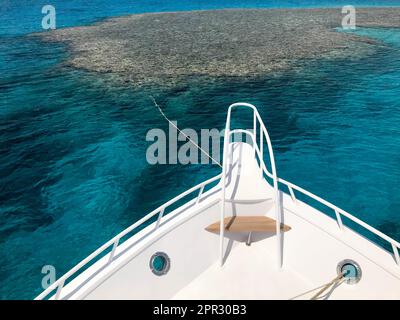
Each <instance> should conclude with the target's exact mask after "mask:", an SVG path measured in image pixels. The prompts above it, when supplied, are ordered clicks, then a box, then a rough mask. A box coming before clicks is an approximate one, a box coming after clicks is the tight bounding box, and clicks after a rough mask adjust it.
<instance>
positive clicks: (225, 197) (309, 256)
mask: <svg viewBox="0 0 400 320" xmlns="http://www.w3.org/2000/svg"><path fill="white" fill-rule="evenodd" d="M234 108H247V109H249V111H250V112H252V114H253V118H254V122H253V129H252V130H242V129H240V130H238V129H235V130H232V129H231V127H230V120H231V111H232V109H234ZM235 134H243V135H246V136H248V139H247V142H243V141H235V139H234V136H235ZM264 151H265V152H264ZM264 153H266V154H268V157H266V158H264ZM298 194H302V196H306V197H308V198H311V199H313V200H316V201H317V202H319V203H320V204H321V205H324V206H325V207H327V208H328V209H330V210H331V211H332V214H333V215H332V216H333V217H335V218H332V217H330V216H328V215H326V214H324V213H322V212H321V211H319V210H317V209H316V208H313V207H312V206H310V205H308V204H306V203H305V202H303V201H300V200H299V199H298V198H297V197H296V195H298ZM190 197H191V198H190ZM187 198H190V199H189V200H188V201H187V202H185V203H184V204H183V205H181V206H179V207H178V208H177V209H174V210H172V211H170V212H169V208H170V207H171V205H173V204H175V205H176V203H177V201H182V200H183V199H187ZM343 217H345V218H346V220H351V221H352V222H354V223H356V224H358V225H359V226H361V227H363V228H365V229H366V230H368V231H369V232H372V233H373V234H375V235H376V236H377V237H380V238H381V239H382V240H384V241H386V242H388V243H389V244H390V247H391V248H392V251H391V252H388V251H386V250H385V249H383V248H382V247H380V246H378V245H377V244H375V243H373V242H372V241H370V240H369V239H367V238H365V237H364V236H362V235H360V234H359V233H357V232H355V231H354V230H352V229H351V228H350V227H348V226H346V225H345V223H344V222H345V220H344V219H343ZM399 248H400V243H399V242H397V241H395V240H394V239H392V238H390V237H388V236H387V235H385V234H383V233H381V232H380V231H378V230H376V229H375V228H373V227H372V226H369V225H368V224H366V223H364V222H362V221H360V220H359V219H357V218H355V217H354V216H352V215H351V214H349V213H348V212H346V211H344V210H342V209H340V208H338V207H337V206H335V205H333V204H331V203H329V202H328V201H326V200H324V199H321V198H320V197H318V196H316V195H314V194H312V193H310V192H308V191H306V190H304V189H302V188H300V187H298V186H297V185H295V184H293V183H290V182H287V181H285V180H283V179H281V178H279V177H278V175H277V172H276V168H275V160H274V155H273V150H272V145H271V141H270V138H269V135H268V132H267V129H266V127H265V125H264V123H263V121H262V119H261V117H260V115H259V113H258V111H257V109H256V108H255V107H254V106H253V105H251V104H247V103H236V104H233V105H231V106H230V107H229V110H228V117H227V123H226V130H225V139H224V156H223V169H222V173H221V174H219V175H217V176H215V177H213V178H211V179H209V180H207V181H204V182H203V183H201V184H199V185H197V186H195V187H193V188H191V189H189V190H187V191H185V192H184V193H182V194H181V195H179V196H177V197H175V198H174V199H172V200H170V201H168V202H167V203H165V204H163V205H162V206H161V207H159V208H157V209H155V210H154V211H152V212H151V213H149V214H148V215H146V216H145V217H143V218H142V219H140V220H139V221H137V222H136V223H134V224H133V225H132V226H130V227H129V228H127V229H126V230H124V231H122V232H121V233H120V234H118V235H117V236H115V237H114V238H113V239H111V240H110V241H108V242H107V243H105V244H104V245H102V246H101V247H100V248H99V249H98V250H96V251H95V252H94V253H92V254H91V255H90V256H88V257H87V258H86V259H84V260H83V261H82V262H81V263H79V264H78V265H77V266H75V267H74V268H73V269H71V270H70V271H69V272H68V273H66V274H65V275H64V276H62V277H61V278H60V279H58V280H57V281H56V282H55V283H53V284H52V285H51V286H50V287H48V288H47V289H46V290H45V291H44V292H43V293H41V294H40V295H39V296H38V297H37V298H36V299H45V298H48V299H311V298H314V299H400V259H399V252H398V250H399ZM93 261H95V262H93ZM89 265H90V266H89Z"/></svg>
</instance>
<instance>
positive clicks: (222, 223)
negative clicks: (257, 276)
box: [219, 107, 231, 267]
mask: <svg viewBox="0 0 400 320" xmlns="http://www.w3.org/2000/svg"><path fill="white" fill-rule="evenodd" d="M230 127H231V107H230V108H229V109H228V116H227V119H226V126H225V136H224V150H223V156H222V181H221V182H222V186H221V188H222V190H221V212H220V224H219V255H220V264H221V267H222V265H223V264H224V236H225V221H224V220H225V183H226V182H225V181H226V168H227V166H228V165H229V163H228V158H227V155H228V146H229V140H230V133H229V131H230Z"/></svg>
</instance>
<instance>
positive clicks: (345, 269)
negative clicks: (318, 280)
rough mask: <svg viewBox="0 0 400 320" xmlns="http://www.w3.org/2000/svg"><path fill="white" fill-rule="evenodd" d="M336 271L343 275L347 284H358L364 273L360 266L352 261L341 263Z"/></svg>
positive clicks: (346, 260) (347, 260)
mask: <svg viewBox="0 0 400 320" xmlns="http://www.w3.org/2000/svg"><path fill="white" fill-rule="evenodd" d="M336 271H337V273H338V274H343V276H344V279H345V282H346V283H347V284H356V283H358V282H359V281H360V280H361V276H362V271H361V267H360V265H359V264H358V263H357V262H355V261H354V260H351V259H345V260H343V261H340V262H339V263H338V265H337V268H336Z"/></svg>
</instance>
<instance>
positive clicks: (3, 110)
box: [0, 0, 400, 299]
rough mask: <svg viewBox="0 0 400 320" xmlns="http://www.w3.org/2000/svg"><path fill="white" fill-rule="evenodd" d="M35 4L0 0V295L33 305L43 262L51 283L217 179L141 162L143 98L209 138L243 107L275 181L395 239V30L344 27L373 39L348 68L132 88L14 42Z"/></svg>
mask: <svg viewBox="0 0 400 320" xmlns="http://www.w3.org/2000/svg"><path fill="white" fill-rule="evenodd" d="M356 2H357V1H356ZM54 3H55V5H56V8H57V12H58V16H57V18H58V26H68V25H78V24H86V23H89V22H93V21H95V20H97V19H100V18H103V17H106V16H113V15H119V14H124V13H134V12H147V11H171V10H190V9H206V8H222V7H269V6H272V7H276V6H286V7H293V6H316V5H317V4H318V5H320V6H328V5H329V6H332V5H341V4H342V2H341V1H322V2H321V1H230V2H228V1H208V2H206V3H205V1H197V2H196V1H191V2H187V3H186V4H179V3H177V2H175V1H174V2H172V1H169V2H166V1H152V2H148V1H119V2H118V6H116V5H115V4H113V2H111V1H105V0H103V1H83V0H81V1H68V2H67V1H55V2H54ZM189 3H190V4H189ZM353 3H355V2H354V1H353ZM358 3H360V4H367V5H374V4H375V5H377V4H379V2H375V3H374V2H371V1H358ZM382 3H384V4H385V5H391V4H392V5H396V4H400V3H399V1H392V2H390V1H385V2H382ZM43 4H47V3H41V2H40V1H27V0H24V1H19V2H15V1H4V0H0V6H1V9H0V14H1V16H2V19H1V20H0V253H1V254H0V298H2V299H5V298H12V299H18V298H24V299H30V298H33V297H34V296H35V295H36V294H38V293H39V292H40V291H41V279H42V276H43V275H42V274H41V268H42V266H43V265H54V266H55V267H56V269H57V276H61V275H62V274H63V273H65V272H66V271H67V270H68V269H70V268H71V267H72V266H74V265H75V264H76V263H77V262H79V261H80V260H81V259H83V258H84V257H86V256H87V255H88V254H89V253H91V252H92V251H94V250H95V249H96V248H97V247H99V246H100V245H101V244H102V243H103V242H105V241H106V240H108V239H109V238H111V237H112V236H114V235H115V234H116V233H118V232H119V231H121V230H122V229H124V228H125V227H127V226H128V225H130V224H131V223H133V222H134V221H136V220H138V219H139V218H140V217H142V216H143V215H145V214H146V213H147V212H149V211H150V210H152V209H154V208H155V207H156V206H158V205H160V204H161V203H163V202H165V201H166V200H168V199H170V198H171V197H173V196H175V195H177V194H179V193H180V192H182V191H184V190H185V189H187V188H189V187H191V186H193V185H195V184H196V183H198V182H201V181H202V180H204V179H206V178H208V177H211V176H213V175H214V174H216V173H218V168H217V167H215V166H211V165H190V166H183V165H168V166H165V165H164V166H163V165H159V166H151V165H148V164H147V163H146V160H145V152H146V148H147V147H148V143H147V142H146V141H145V134H146V132H147V131H148V130H149V129H151V128H155V127H159V128H164V129H166V128H167V126H166V124H165V122H164V121H163V120H162V119H161V118H160V116H159V114H158V113H157V111H156V110H155V108H154V107H153V105H152V103H151V101H150V99H149V94H154V95H155V96H156V97H157V100H158V102H159V103H160V104H162V105H163V107H164V108H165V111H166V112H167V113H168V115H169V117H170V118H171V119H176V120H178V124H179V126H181V127H190V128H194V129H200V128H219V129H222V128H223V126H224V124H225V116H226V107H227V106H228V105H229V104H230V103H232V102H236V101H248V102H251V103H254V104H256V105H257V106H258V107H259V111H260V113H261V115H262V117H263V119H264V120H265V122H266V124H267V126H268V129H269V131H270V134H271V137H272V142H273V145H274V149H275V152H276V158H277V159H276V160H277V165H278V173H279V175H280V176H282V177H283V178H285V179H288V180H290V181H292V182H294V183H296V184H299V185H300V186H302V187H305V188H306V189H308V190H310V191H312V192H314V193H316V194H318V195H320V196H322V197H324V198H326V199H327V200H329V201H331V202H333V203H335V204H337V205H338V206H340V207H342V208H343V209H345V210H347V211H349V212H351V213H354V214H355V215H356V216H358V217H360V218H361V219H363V220H364V221H366V222H368V223H370V224H372V225H373V226H375V227H377V228H378V229H380V230H381V231H383V232H385V233H387V234H388V235H390V236H392V237H394V238H395V239H397V240H400V222H399V221H400V220H399V216H398V215H399V214H400V212H399V210H398V208H399V207H400V195H399V194H398V192H396V190H397V189H398V186H399V185H400V167H399V163H400V126H399V123H400V101H399V92H400V30H398V29H358V30H357V31H356V33H358V34H359V35H362V36H367V37H372V38H375V39H379V40H381V45H379V46H378V50H377V53H376V54H374V55H373V56H368V57H366V58H363V59H361V60H355V61H349V60H340V61H324V60H318V61H304V62H299V64H301V65H303V66H304V68H301V69H300V70H301V71H300V72H299V71H296V72H295V71H291V72H285V73H283V74H279V75H276V76H269V77H266V78H265V79H259V80H257V81H241V82H235V81H232V80H226V81H221V82H215V83H203V82H197V81H193V82H190V83H188V84H187V86H185V87H183V88H179V90H169V91H158V92H154V91H152V92H148V91H146V90H140V91H134V90H132V89H130V88H125V87H122V86H119V85H117V84H115V83H114V82H113V81H112V80H111V79H109V78H107V77H106V76H104V75H103V76H99V75H97V74H93V73H88V72H84V71H78V70H74V69H71V68H67V67H65V66H63V65H62V61H63V60H64V59H65V58H66V57H67V55H68V52H67V51H66V50H65V48H64V47H63V46H62V45H60V44H44V43H41V42H39V41H38V40H35V39H32V38H30V37H26V34H27V33H29V32H32V31H40V19H41V13H40V8H41V6H42V5H43ZM356 4H357V3H356ZM38 15H39V18H38Z"/></svg>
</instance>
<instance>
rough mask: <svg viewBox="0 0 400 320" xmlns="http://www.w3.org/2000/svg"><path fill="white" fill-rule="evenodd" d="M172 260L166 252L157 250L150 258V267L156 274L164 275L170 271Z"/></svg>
mask: <svg viewBox="0 0 400 320" xmlns="http://www.w3.org/2000/svg"><path fill="white" fill-rule="evenodd" d="M170 266H171V260H170V259H169V257H168V255H167V254H166V253H165V252H156V253H155V254H153V255H152V256H151V258H150V269H151V271H152V272H153V273H154V274H155V275H156V276H163V275H165V274H167V273H168V271H169V268H170Z"/></svg>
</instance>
